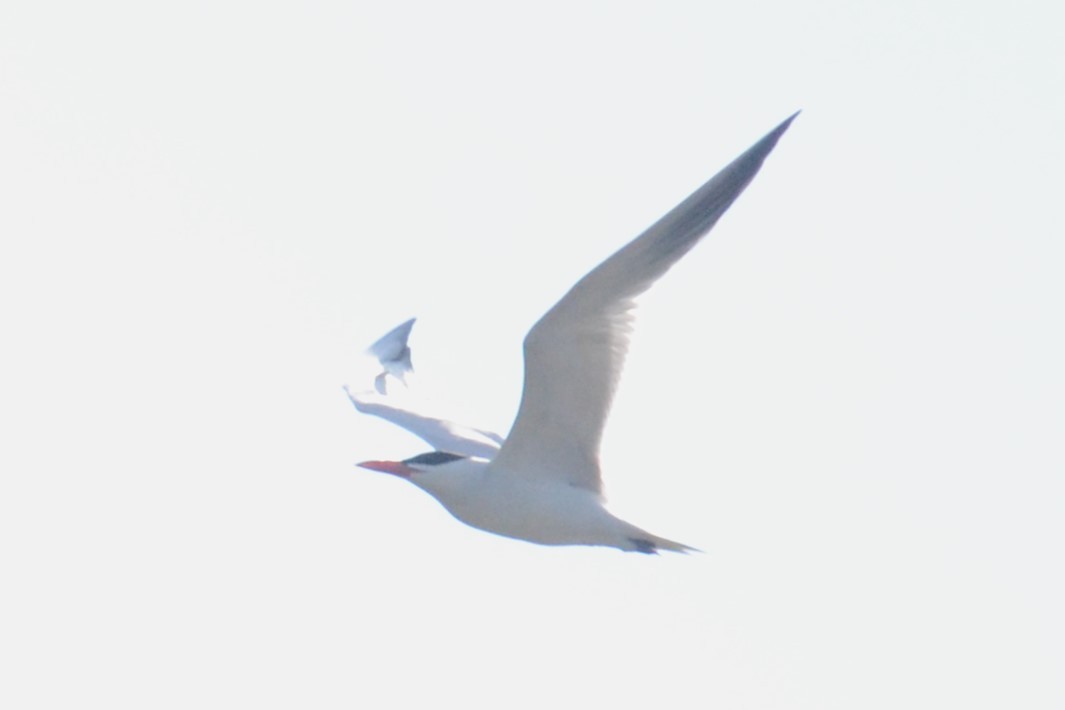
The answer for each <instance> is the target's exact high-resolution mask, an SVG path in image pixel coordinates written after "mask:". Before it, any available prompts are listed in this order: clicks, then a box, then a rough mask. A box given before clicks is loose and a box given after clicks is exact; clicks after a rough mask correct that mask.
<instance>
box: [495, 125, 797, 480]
mask: <svg viewBox="0 0 1065 710" xmlns="http://www.w3.org/2000/svg"><path fill="white" fill-rule="evenodd" d="M796 115H798V114H795V115H793V116H791V117H789V118H788V119H787V120H786V121H784V122H783V123H781V124H780V125H779V126H777V127H776V128H775V129H773V130H772V131H770V132H769V133H768V134H767V135H766V136H765V137H764V138H762V139H761V140H760V141H758V142H757V143H756V144H754V146H752V147H751V148H750V149H748V150H747V151H746V152H745V153H743V154H742V155H741V156H739V157H738V158H736V159H735V160H734V161H733V162H732V163H730V164H729V165H728V166H727V167H725V168H724V169H723V170H721V172H719V173H718V174H717V175H715V176H714V177H713V178H711V179H710V180H709V181H708V182H707V183H706V184H705V185H703V186H702V187H700V188H699V189H698V190H696V191H695V193H693V194H692V195H691V196H690V197H688V198H687V199H686V200H684V201H683V202H681V203H680V204H679V205H677V206H676V207H675V208H673V209H672V210H671V211H670V212H668V213H667V214H666V215H665V216H664V217H662V218H661V219H660V220H658V222H656V223H655V224H653V225H652V226H651V227H650V228H649V229H647V231H645V232H644V233H643V234H641V235H640V236H638V237H636V239H634V240H632V241H631V242H629V243H628V244H626V245H625V246H624V247H622V248H621V249H620V250H618V251H617V252H615V253H614V254H613V255H612V256H611V257H609V258H608V259H607V260H606V261H604V262H603V263H601V264H599V266H597V267H595V268H594V269H593V270H592V271H591V272H589V273H588V274H587V275H586V276H585V277H584V278H582V279H581V280H580V281H578V282H577V284H576V285H574V286H573V288H571V289H570V290H569V292H568V293H567V294H566V295H565V296H563V298H562V300H560V301H559V302H558V303H557V304H555V306H554V307H553V308H551V310H549V311H548V312H547V313H546V314H545V315H544V316H543V317H542V318H541V319H540V320H539V321H538V322H537V323H536V325H534V326H533V328H532V330H530V331H529V334H528V335H527V336H526V337H525V347H524V353H525V385H524V389H523V392H522V399H521V405H520V406H519V408H518V414H517V417H516V418H515V420H514V424H513V426H512V428H511V430H510V433H509V434H508V435H507V438H506V441H505V442H504V444H503V447H502V449H500V452H499V454H498V455H497V456H496V457H495V459H494V460H493V461H492V464H491V469H492V470H494V471H498V472H503V471H505V472H506V473H507V474H509V475H518V476H525V477H533V478H535V477H542V478H547V479H552V480H563V481H565V482H567V483H569V484H570V485H573V486H577V487H580V488H586V489H589V490H592V491H595V492H601V490H602V481H601V478H600V475H599V443H600V440H601V439H602V435H603V427H604V426H605V424H606V418H607V414H608V412H609V410H610V405H611V403H612V401H613V398H614V391H615V390H616V388H617V384H618V379H619V377H620V376H621V369H622V366H623V364H624V361H625V355H626V352H627V350H628V344H629V335H630V333H631V332H632V322H633V313H632V310H633V307H634V305H635V300H634V299H635V298H636V297H637V296H638V295H640V294H641V293H643V292H644V291H646V290H647V289H648V288H649V287H650V286H651V284H653V283H654V282H655V281H656V280H657V279H658V278H659V277H661V276H662V275H663V274H664V273H665V272H666V271H668V270H669V268H670V267H672V266H673V264H675V263H676V262H677V261H678V260H679V259H680V258H681V257H682V256H684V255H685V254H686V253H688V251H689V250H690V249H691V248H692V247H693V246H695V244H696V243H697V242H698V241H699V239H700V238H702V237H703V236H704V235H705V234H706V233H707V232H709V231H710V229H711V228H712V227H713V226H714V224H715V223H716V222H717V220H718V219H719V218H720V217H721V215H722V214H724V213H725V211H726V210H727V209H728V208H729V206H730V205H731V204H732V203H733V201H734V200H735V199H736V198H737V197H739V195H740V193H742V192H743V190H744V188H746V187H747V185H748V184H750V182H751V180H752V179H753V178H754V176H755V175H756V174H757V173H758V170H759V168H761V166H762V162H763V161H764V160H765V158H766V156H768V155H769V153H770V152H771V151H772V150H773V147H774V146H775V145H776V143H777V140H778V139H779V138H780V136H781V135H783V133H784V131H785V130H787V128H788V125H789V124H790V123H791V122H792V120H794V118H795V116H796Z"/></svg>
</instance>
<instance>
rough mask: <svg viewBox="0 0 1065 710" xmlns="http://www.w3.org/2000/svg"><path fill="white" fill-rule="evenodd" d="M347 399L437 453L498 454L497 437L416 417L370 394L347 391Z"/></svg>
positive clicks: (428, 418)
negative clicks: (402, 429)
mask: <svg viewBox="0 0 1065 710" xmlns="http://www.w3.org/2000/svg"><path fill="white" fill-rule="evenodd" d="M344 391H345V392H347V394H348V399H350V400H351V403H352V404H354V405H355V408H356V409H358V410H359V411H360V412H363V413H364V414H372V415H374V416H376V417H381V418H382V419H385V420H387V421H390V422H392V423H393V424H395V425H397V426H400V427H403V428H404V429H406V430H407V431H409V432H410V433H412V434H414V435H415V436H417V437H418V438H419V439H421V440H422V441H424V442H426V443H427V444H429V445H430V446H432V447H433V448H434V449H436V450H437V451H449V452H451V453H453V454H462V455H463V456H477V457H479V458H484V459H490V458H492V457H493V456H495V455H496V454H497V453H499V442H501V441H502V440H503V439H502V437H500V436H499V435H498V434H493V433H492V432H487V431H482V430H480V429H472V428H470V427H465V426H462V425H460V424H454V423H452V422H449V421H447V420H444V419H435V418H433V417H427V416H424V415H422V414H416V413H415V412H411V411H409V410H407V409H403V408H401V407H396V406H394V405H391V404H385V403H384V402H382V401H380V400H379V399H377V398H376V397H375V396H374V395H373V393H370V392H352V391H351V390H349V389H348V388H346V387H345V388H344Z"/></svg>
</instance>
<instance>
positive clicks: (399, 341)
mask: <svg viewBox="0 0 1065 710" xmlns="http://www.w3.org/2000/svg"><path fill="white" fill-rule="evenodd" d="M415 320H417V319H415V318H411V319H410V320H409V321H407V322H406V323H402V324H401V325H397V326H396V327H395V328H393V329H392V330H390V331H388V332H387V333H385V334H384V335H383V336H381V338H380V339H379V340H378V341H377V342H376V343H374V344H373V345H371V346H370V348H369V350H367V351H366V352H367V353H369V354H370V355H373V356H374V357H375V358H377V361H378V362H379V363H381V367H383V368H384V370H383V371H382V372H381V374H380V375H378V376H377V377H376V378H375V379H374V381H373V386H374V388H376V389H377V391H378V392H380V393H381V394H387V393H388V383H387V382H386V380H387V378H388V376H389V375H392V376H393V377H395V378H396V379H397V380H399V381H400V382H402V383H403V384H404V385H406V384H407V379H406V377H407V373H408V372H413V371H414V366H413V365H412V364H411V362H410V348H409V347H408V346H407V339H408V338H410V329H411V328H413V327H414V321H415Z"/></svg>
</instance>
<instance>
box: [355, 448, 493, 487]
mask: <svg viewBox="0 0 1065 710" xmlns="http://www.w3.org/2000/svg"><path fill="white" fill-rule="evenodd" d="M487 464H488V462H487V461H485V460H484V459H478V458H472V457H470V456H462V455H460V454H452V453H449V452H447V451H430V452H429V453H427V454H419V455H418V456H413V457H411V458H409V459H404V460H402V461H363V462H362V463H360V464H358V465H359V466H361V467H362V468H367V469H369V470H371V471H380V472H382V473H391V474H392V475H393V476H399V477H400V478H405V479H407V480H408V481H410V482H411V483H413V484H414V485H416V486H418V487H420V488H424V489H426V490H428V491H430V492H437V491H443V490H446V489H450V488H457V487H460V486H462V485H464V484H466V483H468V482H470V481H471V480H473V479H474V478H476V477H477V476H478V475H479V474H480V473H481V472H483V471H484V467H485V466H486V465H487Z"/></svg>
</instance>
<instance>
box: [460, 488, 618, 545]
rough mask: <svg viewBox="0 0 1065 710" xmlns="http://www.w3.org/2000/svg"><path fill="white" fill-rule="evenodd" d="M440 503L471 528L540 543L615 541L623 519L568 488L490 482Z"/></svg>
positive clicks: (588, 494) (592, 496)
mask: <svg viewBox="0 0 1065 710" xmlns="http://www.w3.org/2000/svg"><path fill="white" fill-rule="evenodd" d="M441 502H442V503H444V507H446V508H447V509H448V511H449V512H450V513H451V514H452V515H454V516H455V517H456V518H458V519H459V520H461V521H462V522H464V523H466V524H467V525H470V526H471V527H475V528H478V529H480V530H485V531H487V532H491V533H495V534H497V535H503V536H506V537H512V538H517V539H519V540H528V541H530V542H536V543H540V544H542V545H615V544H616V543H617V541H618V540H619V539H621V538H622V537H623V532H624V529H625V528H627V527H629V526H628V525H627V523H624V522H622V521H621V520H618V519H617V518H615V517H614V516H613V515H611V514H610V513H609V512H608V511H607V510H606V509H605V508H603V506H602V503H601V502H600V499H599V497H598V496H597V495H596V494H594V493H592V492H591V491H586V490H584V489H581V488H574V487H572V486H567V485H562V486H556V485H551V486H546V485H544V486H542V485H536V484H520V485H515V484H507V483H503V484H495V485H492V486H486V487H485V488H484V489H483V490H481V491H479V492H478V494H476V495H474V496H470V497H468V498H466V499H465V500H463V501H458V502H455V503H453V504H449V503H448V502H447V501H441Z"/></svg>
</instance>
